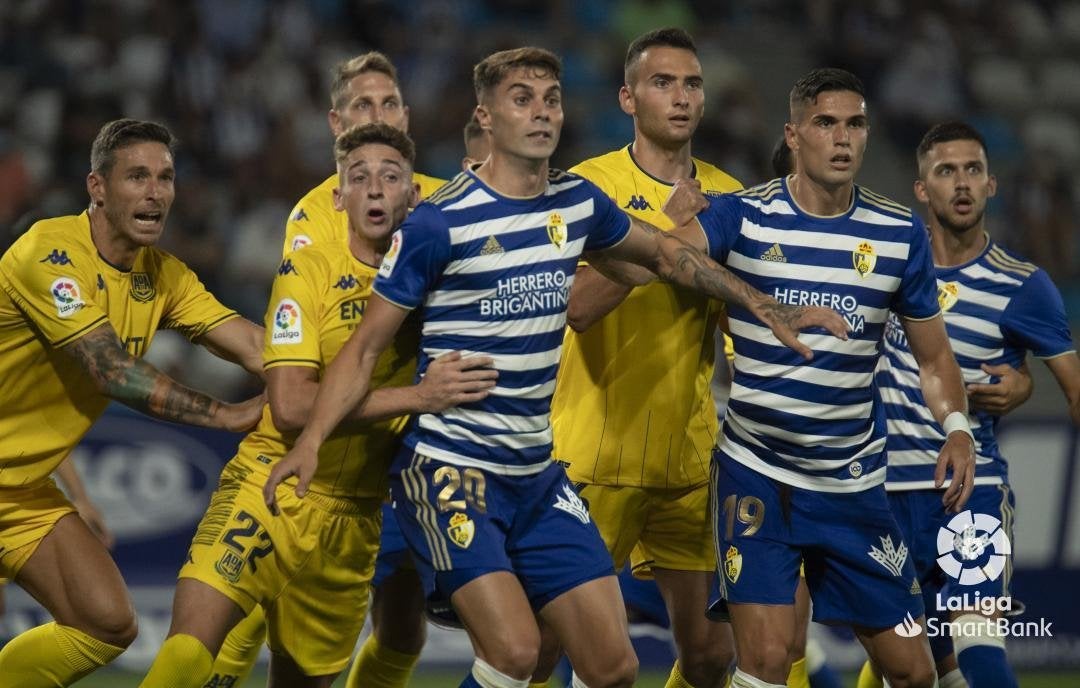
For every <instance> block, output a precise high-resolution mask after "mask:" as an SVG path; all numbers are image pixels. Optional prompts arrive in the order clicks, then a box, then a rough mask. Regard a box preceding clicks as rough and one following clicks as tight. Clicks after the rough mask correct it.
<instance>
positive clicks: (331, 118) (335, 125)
mask: <svg viewBox="0 0 1080 688" xmlns="http://www.w3.org/2000/svg"><path fill="white" fill-rule="evenodd" d="M326 121H327V123H328V124H329V125H330V131H331V132H332V133H333V134H334V138H337V137H338V136H341V130H342V128H343V127H342V124H341V115H339V114H338V111H337V110H335V109H334V108H330V112H328V113H326Z"/></svg>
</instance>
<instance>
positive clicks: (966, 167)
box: [876, 122, 1080, 688]
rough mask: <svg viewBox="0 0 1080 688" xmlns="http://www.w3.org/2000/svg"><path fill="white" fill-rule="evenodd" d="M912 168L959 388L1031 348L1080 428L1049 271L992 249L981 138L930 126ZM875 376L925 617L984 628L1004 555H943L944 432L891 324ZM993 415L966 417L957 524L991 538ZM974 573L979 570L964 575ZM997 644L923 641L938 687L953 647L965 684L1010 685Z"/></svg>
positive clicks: (894, 492) (1002, 579) (894, 499)
mask: <svg viewBox="0 0 1080 688" xmlns="http://www.w3.org/2000/svg"><path fill="white" fill-rule="evenodd" d="M917 161H918V165H919V178H918V180H917V181H916V182H915V195H916V197H917V198H918V199H919V200H920V201H922V202H923V203H925V204H926V205H927V207H928V209H929V225H930V244H931V247H932V250H933V257H934V263H935V266H936V268H935V271H936V277H937V294H938V303H939V304H940V306H941V309H942V311H944V317H945V324H946V328H947V330H948V334H949V339H950V340H951V342H952V348H953V351H954V352H955V353H956V360H957V362H958V363H959V364H960V368H961V370H962V372H963V375H964V379H965V381H966V382H968V383H971V384H979V385H985V384H988V383H993V382H995V381H996V376H994V375H992V374H991V372H988V371H994V370H995V368H994V366H999V365H1002V364H1006V365H1008V366H1012V367H1018V366H1020V365H1021V364H1022V363H1023V362H1024V359H1025V358H1026V357H1027V353H1028V352H1029V351H1030V352H1032V353H1033V354H1034V355H1035V356H1036V357H1037V358H1041V359H1043V361H1044V362H1045V363H1046V365H1047V367H1049V368H1050V370H1051V372H1052V373H1053V374H1054V376H1055V377H1056V378H1057V381H1058V384H1060V386H1061V388H1062V389H1063V390H1064V391H1065V394H1066V397H1067V399H1068V402H1069V408H1070V412H1071V415H1072V418H1073V421H1074V422H1076V423H1080V359H1078V358H1077V356H1076V350H1075V347H1074V345H1073V342H1072V336H1071V334H1070V332H1069V323H1068V318H1067V317H1066V314H1065V307H1064V304H1063V303H1062V300H1061V295H1060V294H1059V293H1058V290H1057V288H1056V287H1055V286H1054V284H1053V283H1052V282H1051V281H1050V277H1049V276H1048V275H1047V274H1046V272H1044V271H1043V270H1040V269H1039V268H1038V267H1037V266H1035V265H1033V264H1032V263H1029V262H1027V261H1025V260H1024V259H1023V258H1021V257H1019V256H1017V255H1016V254H1015V253H1013V252H1012V251H1010V250H1008V249H1006V248H1004V247H1002V246H999V245H997V244H996V243H994V241H992V240H991V239H990V236H989V235H988V234H987V233H986V230H985V229H984V213H985V210H986V202H987V198H989V197H990V196H993V195H994V193H995V192H996V187H997V182H996V180H995V179H994V177H993V175H991V174H990V169H989V162H988V160H987V154H986V146H985V143H984V141H983V139H982V136H981V135H980V134H979V132H978V131H976V130H975V129H973V128H972V127H971V126H969V125H967V124H964V123H962V122H948V123H945V124H941V125H938V126H935V127H934V128H932V129H931V130H930V131H928V132H927V133H926V136H924V137H923V140H922V142H921V143H920V144H919V148H918V152H917ZM876 379H877V384H878V388H879V390H880V394H881V398H882V400H883V402H884V404H885V415H886V416H887V418H888V431H889V434H888V453H889V467H888V474H887V478H886V489H887V490H888V491H889V501H890V503H891V504H892V507H893V512H894V514H895V515H896V518H897V521H898V522H899V524H900V527H901V530H902V531H903V532H904V539H905V541H906V542H907V544H908V546H909V547H910V548H911V552H912V558H913V559H914V562H915V569H916V572H917V574H918V575H919V582H920V585H921V586H922V592H923V599H924V600H925V602H926V605H927V610H928V611H927V614H928V615H929V614H931V613H932V612H933V611H936V612H937V615H938V616H940V617H943V618H945V619H946V620H947V619H948V617H949V616H950V613H949V611H950V610H951V612H952V613H951V616H952V617H953V618H954V619H957V620H960V621H961V623H963V624H964V626H962V627H965V628H966V627H974V628H983V627H985V626H987V624H988V623H992V622H987V621H985V620H984V618H983V617H988V618H1000V617H1001V616H1002V614H1003V612H1004V611H1007V609H1006V608H1008V607H1011V598H1010V597H1009V594H1010V593H1009V579H1010V578H1011V573H1012V566H1011V557H1009V556H1007V555H1009V554H1010V553H1009V552H1008V551H1001V548H1000V547H999V546H998V543H997V541H996V539H995V540H994V546H993V547H986V549H985V551H984V552H982V553H981V554H980V555H979V556H977V557H974V558H972V559H966V558H954V557H952V556H951V552H950V551H948V550H946V551H945V552H942V551H940V550H941V547H940V545H939V530H940V529H942V528H947V529H950V530H955V529H956V528H957V524H956V523H954V522H953V521H952V519H953V516H952V515H951V514H947V513H946V512H945V510H944V509H943V508H942V503H941V491H940V490H939V489H936V487H935V477H934V471H935V457H936V455H937V451H938V449H939V448H940V447H941V444H942V442H943V440H944V435H943V434H942V430H941V428H940V427H939V426H938V424H937V422H935V420H934V418H933V417H932V416H931V414H930V413H929V411H927V409H926V402H925V399H924V397H923V394H922V392H921V390H920V389H919V377H918V370H917V369H916V367H915V362H914V360H913V358H912V354H911V347H910V345H909V342H908V340H907V337H905V335H904V332H903V331H902V330H901V329H899V328H898V326H897V322H896V320H895V318H890V322H889V325H888V326H887V328H886V334H885V355H884V356H883V357H882V359H881V363H880V365H879V367H878V372H877V378H876ZM998 418H999V417H998V416H996V415H992V414H990V413H985V412H982V411H976V412H974V413H972V414H971V416H970V420H971V426H972V431H973V432H974V436H975V457H976V466H977V467H976V478H975V490H974V492H973V493H972V496H971V499H970V500H969V502H968V505H967V508H968V509H969V510H970V511H971V512H972V514H973V516H972V517H969V518H966V519H964V521H963V525H971V526H974V528H975V531H973V532H974V533H975V534H976V536H977V535H978V534H983V535H986V536H990V537H992V538H998V537H999V535H997V534H995V532H994V531H998V533H1003V534H1004V535H1005V537H1007V538H1009V539H1010V540H1011V538H1012V525H1013V505H1014V500H1013V494H1012V491H1011V490H1010V489H1009V477H1008V465H1007V463H1006V461H1005V458H1004V457H1003V456H1002V455H1001V451H1000V449H999V448H998V444H997V440H996V438H995V435H994V431H995V428H996V427H997V423H998ZM1002 555H1005V556H1002ZM939 557H940V558H941V559H942V560H944V563H943V564H941V565H939V564H938V561H939ZM953 562H955V563H953ZM970 567H977V569H978V571H979V572H978V573H975V572H973V571H968V572H965V570H964V569H967V568H970ZM977 598H981V599H983V600H989V599H996V600H999V603H998V604H996V605H994V608H993V609H988V608H987V607H989V605H982V606H979V605H975V604H974V603H975V601H976V599H977ZM943 607H944V608H943ZM958 617H967V618H962V619H960V618H958ZM969 622H970V623H969ZM1004 642H1005V641H1004V638H1003V637H1001V636H995V635H994V634H992V633H990V632H987V631H984V632H982V633H979V634H975V635H971V634H965V635H962V636H959V637H953V638H952V639H951V642H950V638H949V637H947V636H945V637H938V638H933V639H931V647H932V649H933V651H934V656H935V660H936V661H937V663H938V671H939V674H940V675H941V676H942V685H946V682H947V681H950V680H952V681H959V680H960V679H959V676H960V673H959V671H957V669H956V667H957V657H954V656H953V652H954V645H955V651H956V654H957V655H958V659H959V667H960V670H961V671H962V672H963V676H964V678H966V680H967V684H968V685H970V686H972V688H977V687H978V686H988V685H993V686H1009V685H1012V686H1015V685H1016V679H1015V677H1014V676H1013V673H1012V670H1011V669H1010V667H1009V665H1008V662H1007V660H1006V657H1005V647H1004ZM949 676H954V677H956V678H955V679H949V678H947V677H949Z"/></svg>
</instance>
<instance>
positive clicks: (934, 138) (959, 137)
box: [915, 120, 986, 174]
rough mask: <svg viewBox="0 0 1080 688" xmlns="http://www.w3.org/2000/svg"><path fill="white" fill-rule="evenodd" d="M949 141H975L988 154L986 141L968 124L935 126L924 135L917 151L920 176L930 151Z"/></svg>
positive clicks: (947, 123) (916, 161) (956, 123)
mask: <svg viewBox="0 0 1080 688" xmlns="http://www.w3.org/2000/svg"><path fill="white" fill-rule="evenodd" d="M949 141H975V142H977V143H978V144H979V145H980V146H982V149H983V153H986V140H985V139H983V137H982V134H980V133H979V130H978V129H976V128H975V127H973V126H971V125H970V124H968V123H967V122H961V121H959V120H953V121H950V122H942V123H941V124H935V125H934V126H932V127H930V131H928V132H926V134H924V135H923V137H922V141H919V147H918V148H916V149H915V163H916V164H917V165H918V166H919V170H920V174H921V171H922V164H923V162H924V161H925V160H926V156H927V154H928V153H929V152H930V149H931V148H933V147H934V146H936V145H937V144H939V143H948V142H949Z"/></svg>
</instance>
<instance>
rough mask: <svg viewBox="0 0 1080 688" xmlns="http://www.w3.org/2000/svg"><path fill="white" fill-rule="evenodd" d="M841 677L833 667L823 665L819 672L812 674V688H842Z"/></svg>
mask: <svg viewBox="0 0 1080 688" xmlns="http://www.w3.org/2000/svg"><path fill="white" fill-rule="evenodd" d="M843 685H844V684H843V683H841V682H840V677H839V676H838V675H837V674H836V672H835V671H834V670H833V668H832V667H831V666H829V665H828V664H822V665H821V666H820V667H818V669H817V671H815V672H814V673H812V674H810V688H842V686H843Z"/></svg>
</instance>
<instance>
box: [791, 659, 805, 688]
mask: <svg viewBox="0 0 1080 688" xmlns="http://www.w3.org/2000/svg"><path fill="white" fill-rule="evenodd" d="M787 687H788V688H810V674H808V673H806V657H799V658H798V659H797V660H795V661H794V662H792V663H791V670H790V671H788V675H787Z"/></svg>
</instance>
